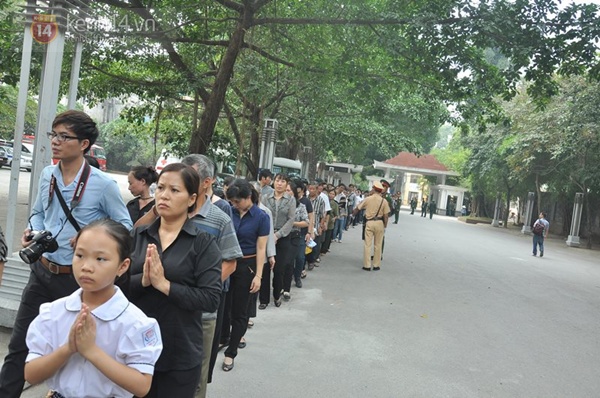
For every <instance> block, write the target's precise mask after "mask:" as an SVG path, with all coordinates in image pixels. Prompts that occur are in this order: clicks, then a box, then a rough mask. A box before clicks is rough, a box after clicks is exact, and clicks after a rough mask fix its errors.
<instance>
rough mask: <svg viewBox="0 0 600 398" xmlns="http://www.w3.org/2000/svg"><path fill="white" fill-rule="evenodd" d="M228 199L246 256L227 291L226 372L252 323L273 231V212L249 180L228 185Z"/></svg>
mask: <svg viewBox="0 0 600 398" xmlns="http://www.w3.org/2000/svg"><path fill="white" fill-rule="evenodd" d="M227 200H229V202H231V205H232V207H233V209H232V216H231V219H232V221H233V226H234V228H235V233H236V235H237V238H238V242H239V243H240V247H241V249H242V254H243V257H242V258H241V259H238V261H237V267H236V269H235V272H234V273H233V274H231V276H230V281H231V284H230V286H229V292H227V303H226V310H227V308H229V311H230V312H229V314H230V316H229V319H230V323H231V331H230V334H229V346H228V347H227V349H226V350H225V359H224V360H223V366H222V368H223V370H224V371H226V372H228V371H230V370H231V369H233V365H234V359H235V357H236V356H237V351H238V345H239V344H240V341H241V339H242V337H243V336H244V334H245V333H246V329H247V327H248V302H249V300H250V294H252V293H256V292H258V291H259V290H260V286H261V275H262V273H263V267H264V264H265V260H266V249H267V239H268V236H269V233H270V232H271V229H270V221H269V216H268V215H267V213H265V212H264V211H262V210H261V209H260V208H259V207H258V192H257V191H256V190H255V189H254V188H253V187H252V185H250V183H249V182H248V181H246V180H244V179H237V180H234V181H233V182H232V183H231V184H230V185H229V187H228V188H227ZM224 327H228V325H224ZM227 331H228V330H226V332H227Z"/></svg>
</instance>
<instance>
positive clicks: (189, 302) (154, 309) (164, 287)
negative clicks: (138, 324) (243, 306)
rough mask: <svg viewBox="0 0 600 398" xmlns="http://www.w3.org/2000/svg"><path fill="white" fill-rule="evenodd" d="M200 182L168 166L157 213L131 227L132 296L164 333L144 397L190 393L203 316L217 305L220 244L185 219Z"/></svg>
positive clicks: (195, 375)
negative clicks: (147, 221) (132, 239)
mask: <svg viewBox="0 0 600 398" xmlns="http://www.w3.org/2000/svg"><path fill="white" fill-rule="evenodd" d="M198 186H199V177H198V173H197V172H196V171H195V170H194V169H192V168H191V167H189V166H186V165H183V164H181V163H173V164H170V165H167V166H166V167H165V168H164V169H163V170H162V172H161V174H160V176H159V178H158V184H157V189H156V207H155V208H154V209H155V210H153V211H156V212H157V214H158V216H159V218H158V219H156V221H154V222H153V223H152V224H149V225H144V226H142V227H139V228H136V229H135V230H134V232H133V236H134V248H133V254H132V256H131V287H130V296H131V301H132V302H133V303H134V304H135V305H137V306H138V307H139V308H140V309H142V311H144V312H145V313H146V315H148V316H150V317H152V318H155V319H156V320H157V321H158V324H159V326H160V329H161V335H162V336H163V352H162V354H161V356H160V358H159V359H158V362H157V363H156V367H155V372H154V378H153V380H152V386H151V388H150V392H149V393H148V395H147V397H193V396H194V393H195V391H196V387H197V386H198V382H199V380H200V370H201V369H200V368H201V362H202V317H201V315H202V312H214V311H216V310H217V306H218V305H219V297H220V294H221V253H220V251H219V247H218V246H217V244H216V242H215V240H214V238H213V237H212V236H211V235H209V234H207V233H205V232H201V231H199V230H198V229H197V228H196V227H195V225H194V223H193V222H192V221H191V220H189V219H188V213H189V212H190V211H192V210H193V209H194V206H195V203H196V196H197V192H198ZM141 337H143V338H152V336H141Z"/></svg>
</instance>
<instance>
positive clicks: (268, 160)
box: [258, 119, 279, 170]
mask: <svg viewBox="0 0 600 398" xmlns="http://www.w3.org/2000/svg"><path fill="white" fill-rule="evenodd" d="M278 125H279V122H277V120H275V119H265V126H264V128H263V134H262V137H261V143H260V159H259V162H258V167H259V168H261V169H269V170H271V168H273V157H274V156H275V143H276V142H277V126H278Z"/></svg>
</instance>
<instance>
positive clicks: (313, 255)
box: [306, 233, 325, 264]
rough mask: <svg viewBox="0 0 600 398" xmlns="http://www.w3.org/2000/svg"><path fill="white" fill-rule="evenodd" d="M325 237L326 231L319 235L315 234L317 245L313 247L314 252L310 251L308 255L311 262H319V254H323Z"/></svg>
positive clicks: (307, 259)
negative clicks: (322, 248)
mask: <svg viewBox="0 0 600 398" xmlns="http://www.w3.org/2000/svg"><path fill="white" fill-rule="evenodd" d="M324 238H325V234H324V233H322V234H321V235H319V236H315V243H316V244H317V245H316V246H315V247H313V248H312V252H310V253H309V254H308V256H307V257H306V261H308V263H309V264H311V263H315V262H317V258H319V255H320V254H321V246H322V245H323V239H324Z"/></svg>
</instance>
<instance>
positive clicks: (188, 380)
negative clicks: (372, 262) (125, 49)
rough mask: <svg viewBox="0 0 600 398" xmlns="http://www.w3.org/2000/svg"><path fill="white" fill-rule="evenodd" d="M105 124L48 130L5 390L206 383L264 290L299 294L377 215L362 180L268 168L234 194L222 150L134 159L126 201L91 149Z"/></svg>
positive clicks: (238, 342) (230, 363) (80, 119)
mask: <svg viewBox="0 0 600 398" xmlns="http://www.w3.org/2000/svg"><path fill="white" fill-rule="evenodd" d="M98 135H99V132H98V129H97V126H96V123H95V122H93V121H92V119H91V118H90V117H89V116H88V115H87V114H85V113H83V112H80V111H74V110H70V111H67V112H63V113H61V114H59V115H57V116H56V118H55V120H54V121H53V124H52V131H51V132H49V133H48V137H49V138H50V141H51V148H52V154H53V157H54V158H56V159H58V160H59V163H58V165H55V166H54V165H52V166H48V167H46V168H45V169H44V170H43V172H42V175H41V179H40V182H39V189H38V195H37V198H36V201H35V204H34V206H33V208H32V213H31V216H30V219H29V221H28V226H27V228H26V229H25V231H24V234H23V237H22V240H21V243H22V245H23V247H24V249H23V250H22V251H21V258H22V259H23V260H24V261H26V262H27V263H29V264H30V268H31V273H30V278H29V282H28V284H27V286H26V288H25V289H24V291H23V296H22V300H21V304H20V307H19V310H18V314H17V317H16V322H15V324H14V328H13V332H12V336H11V340H10V344H9V352H8V355H7V356H6V358H5V360H4V364H3V366H2V370H1V371H0V396H2V397H9V398H10V397H19V396H20V395H21V392H22V389H23V385H24V382H25V380H27V381H29V382H31V383H40V382H43V381H45V382H46V384H47V385H48V388H49V389H50V391H49V396H53V397H63V396H64V397H71V396H119V397H121V396H140V397H142V396H148V397H167V396H168V397H172V396H177V397H193V396H196V397H197V396H200V397H203V396H206V391H207V385H208V384H209V383H210V382H211V381H212V374H213V369H214V367H215V365H216V360H217V355H218V352H219V349H220V348H225V353H224V354H225V355H224V361H223V363H222V364H221V366H220V367H221V369H222V370H223V371H225V372H229V371H231V370H233V369H234V361H235V359H236V358H237V356H238V354H239V349H242V348H244V347H245V346H246V341H245V339H244V336H245V334H246V332H247V329H248V328H249V327H251V326H252V325H253V321H252V320H251V317H253V316H256V309H257V304H258V309H259V310H265V309H266V308H267V306H269V304H270V303H271V299H272V302H273V304H274V306H275V307H280V306H281V305H282V303H283V302H285V301H289V300H291V297H292V292H291V290H292V289H291V288H292V284H294V285H295V287H296V288H302V286H303V279H304V278H306V276H307V275H308V272H310V271H312V270H314V268H315V267H318V266H319V264H320V263H321V260H322V258H323V257H324V256H326V255H327V254H328V253H329V252H330V251H331V250H334V245H333V244H332V243H342V239H343V233H344V231H347V230H348V228H350V227H353V226H355V225H356V224H357V223H358V222H360V221H361V217H367V220H368V221H372V220H370V219H369V217H371V216H372V214H371V213H370V210H369V209H370V208H371V207H372V206H370V203H371V202H372V200H369V199H365V197H364V196H363V195H362V193H361V192H360V191H358V190H356V189H355V187H353V186H350V187H348V188H347V187H346V186H345V185H343V184H341V185H340V186H337V187H333V186H331V185H328V184H325V183H323V182H309V183H308V184H305V183H304V182H303V181H300V180H293V181H292V180H290V179H289V178H288V176H287V175H285V174H281V173H280V174H277V175H275V176H273V174H272V173H271V172H270V171H268V170H263V171H261V174H260V176H259V182H258V183H257V184H258V186H253V184H252V183H250V182H249V181H247V180H245V179H236V180H233V181H228V184H227V187H226V189H225V197H224V198H220V197H218V196H217V195H214V194H213V192H212V184H213V182H214V180H215V166H214V164H213V163H212V161H211V160H210V159H208V158H207V157H206V156H203V155H197V154H192V155H188V156H186V157H185V158H184V159H183V160H182V163H173V164H169V165H167V166H166V167H165V168H164V169H163V170H162V172H161V173H160V174H157V173H156V171H155V170H154V169H153V168H152V167H144V166H140V167H134V168H133V169H132V170H131V172H130V173H129V175H128V183H129V190H130V192H131V193H132V194H133V195H134V196H135V198H134V199H133V200H131V201H129V202H128V203H127V204H125V203H124V201H123V199H122V198H121V196H120V192H119V189H118V187H117V184H116V182H115V181H113V180H112V179H111V178H110V177H109V176H107V175H106V174H104V173H103V172H101V171H99V170H97V169H96V168H94V167H90V165H89V163H88V161H87V160H86V158H85V156H86V153H87V152H88V150H89V148H90V147H91V146H92V145H93V144H94V142H95V141H96V139H97V138H98ZM153 184H155V186H156V191H155V192H154V194H152V192H151V189H150V187H151V186H152V185H153ZM78 187H82V188H83V189H77V188H78ZM384 210H385V209H384ZM34 231H42V232H34ZM369 231H371V228H369ZM370 233H371V232H369V234H370ZM36 234H43V237H40V236H38V235H36ZM4 256H5V253H0V265H1V264H2V262H3V261H4V260H5V259H4ZM271 274H272V275H271ZM74 380H78V381H79V382H77V383H75V382H74ZM82 381H83V382H82Z"/></svg>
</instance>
